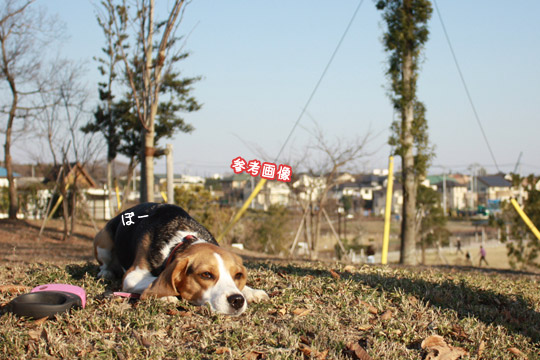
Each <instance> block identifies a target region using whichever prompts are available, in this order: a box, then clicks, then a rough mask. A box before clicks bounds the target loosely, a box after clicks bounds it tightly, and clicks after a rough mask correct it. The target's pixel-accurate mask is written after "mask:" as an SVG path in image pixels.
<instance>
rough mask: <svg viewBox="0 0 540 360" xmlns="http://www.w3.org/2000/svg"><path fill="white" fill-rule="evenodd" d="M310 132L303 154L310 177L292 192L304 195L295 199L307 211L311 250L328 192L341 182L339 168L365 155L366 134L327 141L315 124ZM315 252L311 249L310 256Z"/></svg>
mask: <svg viewBox="0 0 540 360" xmlns="http://www.w3.org/2000/svg"><path fill="white" fill-rule="evenodd" d="M310 132H311V134H312V136H313V139H314V143H313V145H311V146H310V147H309V149H308V151H306V153H307V154H309V158H310V160H311V161H312V164H310V165H309V171H308V173H309V175H310V178H311V179H309V180H307V181H306V182H305V183H304V184H303V185H301V188H297V189H295V192H296V193H297V194H298V193H300V192H302V193H304V194H306V195H307V196H305V197H304V199H300V198H299V202H300V205H301V206H302V208H303V209H304V211H308V214H309V216H308V218H307V219H306V223H305V224H306V235H307V237H308V239H311V244H310V246H311V250H316V249H317V246H318V243H319V239H320V236H321V223H322V221H321V220H322V215H323V211H324V209H325V206H326V205H327V201H328V196H329V193H330V191H331V190H333V189H334V188H335V187H336V186H338V185H339V184H340V183H342V181H343V179H342V178H341V176H340V175H341V171H343V170H345V169H347V167H350V166H354V164H355V163H356V161H358V160H359V159H361V158H362V157H364V156H366V153H365V147H366V144H367V142H368V139H369V137H370V133H369V132H368V133H367V134H366V135H365V136H363V137H356V138H354V139H345V138H336V139H335V140H334V141H331V140H329V139H328V138H327V137H326V136H325V132H324V131H323V130H322V129H321V128H320V127H319V126H318V125H317V124H315V126H314V128H313V130H312V131H310ZM305 161H306V159H305V160H303V162H304V163H305ZM308 232H309V233H308ZM315 255H316V254H314V251H312V256H315Z"/></svg>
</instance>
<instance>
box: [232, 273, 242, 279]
mask: <svg viewBox="0 0 540 360" xmlns="http://www.w3.org/2000/svg"><path fill="white" fill-rule="evenodd" d="M243 277H244V274H243V273H241V272H239V273H237V274H236V275H234V279H235V280H242V278H243Z"/></svg>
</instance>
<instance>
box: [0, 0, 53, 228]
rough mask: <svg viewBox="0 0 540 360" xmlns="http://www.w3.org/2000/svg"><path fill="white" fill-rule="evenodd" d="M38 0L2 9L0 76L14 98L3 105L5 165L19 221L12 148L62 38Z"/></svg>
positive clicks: (11, 2) (8, 1)
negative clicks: (50, 53) (47, 56)
mask: <svg viewBox="0 0 540 360" xmlns="http://www.w3.org/2000/svg"><path fill="white" fill-rule="evenodd" d="M35 2H36V0H4V1H3V4H2V8H1V9H0V77H1V80H3V82H4V85H6V89H5V91H6V92H7V93H9V94H10V95H11V101H10V102H9V103H8V104H2V113H3V114H5V115H6V116H7V119H6V124H5V142H4V158H5V159H4V162H5V167H6V170H7V178H8V181H9V187H8V194H9V211H8V213H9V218H10V219H15V218H16V217H17V212H18V209H19V204H18V199H17V189H16V185H15V181H14V178H13V167H12V161H13V160H12V156H11V147H12V144H13V137H14V132H15V131H16V129H17V127H16V122H17V121H16V120H18V119H27V118H28V117H29V116H30V115H31V113H32V110H34V109H33V108H32V107H30V106H29V105H28V102H27V99H28V98H30V97H32V96H33V95H35V94H36V93H38V92H40V91H42V90H43V89H42V88H43V86H44V84H36V82H35V81H34V80H35V78H36V77H37V75H38V73H39V70H40V68H41V66H42V62H43V60H44V58H43V49H44V48H46V45H47V44H48V43H50V42H51V41H53V40H54V39H55V38H57V37H59V35H60V33H59V31H60V28H59V26H58V24H59V23H58V22H57V21H53V19H52V18H50V17H48V16H46V14H44V12H43V11H38V9H36V8H35V6H34V3H35Z"/></svg>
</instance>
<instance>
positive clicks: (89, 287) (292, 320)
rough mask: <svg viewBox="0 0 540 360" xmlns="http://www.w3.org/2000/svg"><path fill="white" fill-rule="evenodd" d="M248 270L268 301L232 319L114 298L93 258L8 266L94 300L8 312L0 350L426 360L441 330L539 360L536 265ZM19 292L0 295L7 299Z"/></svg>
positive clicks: (18, 277)
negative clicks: (37, 314)
mask: <svg viewBox="0 0 540 360" xmlns="http://www.w3.org/2000/svg"><path fill="white" fill-rule="evenodd" d="M248 267H249V271H250V277H251V280H250V284H251V285H252V286H254V287H257V288H263V289H265V290H266V291H267V292H268V293H269V294H270V295H271V299H270V301H269V302H266V303H261V304H254V305H251V306H250V307H249V309H248V311H247V312H246V313H245V314H244V315H242V316H240V317H238V318H233V317H228V316H222V315H216V314H212V313H210V311H209V310H208V309H207V308H206V307H194V306H191V305H189V304H185V303H181V305H180V306H175V305H170V304H164V303H161V302H160V301H146V302H129V301H127V300H124V299H118V298H113V299H111V298H107V297H105V296H104V293H105V292H106V291H107V290H110V289H117V288H118V287H119V283H117V282H116V283H109V282H103V281H102V280H96V278H95V275H96V273H97V270H98V268H97V266H96V265H94V264H90V263H80V262H79V263H73V264H70V265H67V266H57V265H54V264H48V263H44V264H32V265H25V264H14V265H8V266H5V265H2V266H0V274H1V275H0V283H2V284H6V283H10V284H20V285H26V286H36V285H39V284H44V283H50V282H58V283H70V284H75V285H79V286H82V287H83V288H85V289H86V291H87V293H88V304H87V307H86V308H85V309H82V310H76V311H73V312H72V313H70V314H62V315H58V316H57V317H56V319H54V320H48V321H45V322H36V321H33V320H25V319H21V318H18V317H16V316H15V315H13V314H10V313H6V314H4V315H2V317H1V320H0V352H1V353H2V354H4V357H5V358H10V359H15V358H19V359H24V358H47V357H52V358H61V359H74V358H85V359H110V358H119V359H143V358H152V359H243V358H249V357H250V356H251V358H253V359H255V358H257V356H258V358H267V359H304V358H306V357H307V358H310V357H311V358H320V359H322V358H328V359H342V358H351V356H352V355H351V351H350V350H348V346H350V345H351V344H357V345H358V346H361V347H362V348H363V349H365V351H366V352H367V353H368V354H369V355H370V356H371V357H372V358H373V359H396V360H397V359H421V358H423V357H424V356H425V355H426V354H427V353H426V350H423V349H422V348H421V347H420V344H421V342H422V340H424V339H425V338H427V337H428V336H430V335H440V336H442V337H443V338H444V339H445V341H446V342H447V343H448V344H450V345H451V346H458V347H462V348H464V349H465V350H466V351H467V352H468V353H469V354H470V355H469V356H468V357H464V358H469V359H480V358H482V359H509V358H512V356H515V355H512V353H511V352H510V351H509V350H508V349H510V348H515V349H518V350H519V351H521V352H522V353H523V354H525V355H526V356H527V357H528V358H529V359H537V358H540V294H539V292H538V280H539V278H538V276H537V275H534V274H525V273H521V274H520V273H511V272H508V273H499V272H494V271H489V270H486V271H476V270H459V269H454V268H404V267H395V268H394V267H379V266H375V267H368V266H364V267H360V268H352V267H346V268H345V267H343V266H342V265H339V264H333V265H328V264H321V263H295V264H283V263H282V264H279V263H275V262H250V263H248ZM15 295H16V294H13V293H9V292H4V293H0V303H7V302H8V301H9V300H11V299H12V298H13V297H14V296H15ZM480 349H481V350H480ZM479 351H480V352H481V355H480V356H478V352H479ZM306 354H307V355H306Z"/></svg>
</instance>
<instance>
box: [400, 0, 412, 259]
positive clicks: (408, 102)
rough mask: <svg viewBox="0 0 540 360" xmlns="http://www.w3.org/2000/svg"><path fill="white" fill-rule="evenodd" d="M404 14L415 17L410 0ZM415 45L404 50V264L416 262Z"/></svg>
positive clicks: (402, 254)
mask: <svg viewBox="0 0 540 360" xmlns="http://www.w3.org/2000/svg"><path fill="white" fill-rule="evenodd" d="M403 6H404V13H405V16H407V17H409V18H411V17H412V8H411V4H410V0H409V1H407V0H406V1H404V3H403ZM411 21H412V20H411ZM412 56H413V54H412V49H411V47H407V49H406V52H405V53H404V54H403V69H402V73H403V94H402V99H403V105H402V109H401V111H402V112H401V119H402V120H401V121H402V125H401V131H402V147H403V152H402V156H401V163H402V166H401V168H402V172H403V175H402V178H403V220H402V223H401V257H400V263H401V264H408V265H415V264H416V255H415V250H416V179H415V173H414V169H415V166H414V147H413V142H414V138H413V134H412V123H413V118H414V89H413V88H412V86H411V85H412V83H413V81H414V79H413V76H414V74H413V58H412Z"/></svg>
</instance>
